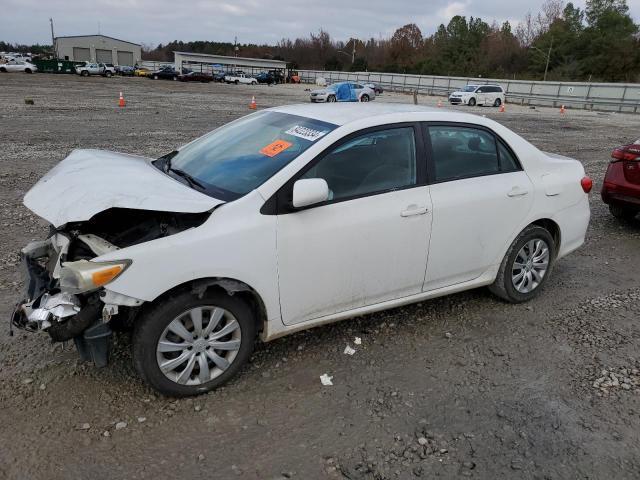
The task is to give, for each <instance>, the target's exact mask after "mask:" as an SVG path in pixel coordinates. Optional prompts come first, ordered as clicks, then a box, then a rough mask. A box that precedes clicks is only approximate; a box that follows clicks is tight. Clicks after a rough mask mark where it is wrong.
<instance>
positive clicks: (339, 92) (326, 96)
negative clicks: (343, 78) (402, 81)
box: [309, 82, 376, 103]
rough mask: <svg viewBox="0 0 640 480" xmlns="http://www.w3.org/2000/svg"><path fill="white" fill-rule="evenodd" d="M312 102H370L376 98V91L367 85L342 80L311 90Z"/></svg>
mask: <svg viewBox="0 0 640 480" xmlns="http://www.w3.org/2000/svg"><path fill="white" fill-rule="evenodd" d="M309 98H310V99H311V102H312V103H316V102H328V103H332V102H369V101H371V100H375V99H376V92H375V91H374V90H373V89H372V88H370V87H367V86H365V85H361V84H359V83H352V82H340V83H334V84H332V85H329V86H328V87H325V88H320V89H317V90H311V93H310V97H309Z"/></svg>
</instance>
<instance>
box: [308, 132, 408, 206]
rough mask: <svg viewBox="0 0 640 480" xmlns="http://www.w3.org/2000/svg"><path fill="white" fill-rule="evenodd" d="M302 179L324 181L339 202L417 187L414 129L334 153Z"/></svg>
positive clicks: (370, 137) (372, 137) (352, 143)
mask: <svg viewBox="0 0 640 480" xmlns="http://www.w3.org/2000/svg"><path fill="white" fill-rule="evenodd" d="M301 178H323V179H324V180H326V182H327V184H328V185H329V190H330V199H331V200H339V199H342V198H349V197H355V196H362V195H367V194H371V193H376V192H383V191H388V190H395V189H399V188H404V187H408V186H412V185H415V184H416V145H415V138H414V133H413V127H401V128H393V129H389V130H378V131H374V132H370V133H365V134H363V135H360V136H357V137H355V138H352V139H351V140H348V141H347V142H346V143H343V144H341V145H340V146H338V147H336V148H334V149H333V150H331V151H330V152H329V153H328V154H327V155H325V156H324V157H323V158H322V159H321V160H320V161H319V162H318V163H317V164H315V165H314V166H313V167H312V168H311V169H309V170H308V171H307V172H305V174H304V175H303V176H302V177H301Z"/></svg>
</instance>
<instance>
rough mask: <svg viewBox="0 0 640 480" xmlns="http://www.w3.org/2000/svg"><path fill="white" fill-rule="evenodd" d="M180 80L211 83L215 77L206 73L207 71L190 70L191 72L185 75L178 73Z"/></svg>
mask: <svg viewBox="0 0 640 480" xmlns="http://www.w3.org/2000/svg"><path fill="white" fill-rule="evenodd" d="M178 80H180V81H181V82H202V83H209V82H210V81H211V80H213V77H212V76H211V75H208V74H206V73H200V72H189V73H185V74H183V75H178Z"/></svg>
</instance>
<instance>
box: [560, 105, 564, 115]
mask: <svg viewBox="0 0 640 480" xmlns="http://www.w3.org/2000/svg"><path fill="white" fill-rule="evenodd" d="M560 114H561V115H564V105H560Z"/></svg>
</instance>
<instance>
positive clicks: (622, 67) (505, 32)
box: [0, 0, 640, 82]
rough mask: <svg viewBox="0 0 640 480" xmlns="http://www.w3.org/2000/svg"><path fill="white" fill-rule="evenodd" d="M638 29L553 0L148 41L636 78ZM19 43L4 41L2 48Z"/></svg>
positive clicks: (620, 1)
mask: <svg viewBox="0 0 640 480" xmlns="http://www.w3.org/2000/svg"><path fill="white" fill-rule="evenodd" d="M639 31H640V27H639V26H638V25H637V24H636V23H635V22H634V20H633V18H632V17H631V16H630V14H629V7H628V5H627V0H587V2H586V7H585V9H584V10H583V9H580V8H579V7H576V6H575V5H574V4H573V3H571V2H569V3H566V4H565V3H564V0H547V1H546V2H545V3H544V4H543V6H542V8H541V10H540V12H538V13H536V14H535V15H534V14H532V13H531V12H529V13H527V14H526V15H525V16H524V18H523V19H522V20H521V21H520V22H519V23H518V24H517V25H515V27H514V26H512V25H511V24H510V23H509V22H504V23H503V24H502V25H498V24H497V23H496V22H493V23H492V24H489V23H487V22H486V21H484V20H482V19H481V18H474V17H468V18H467V17H466V16H464V15H456V16H454V17H453V18H451V20H450V21H449V23H448V24H447V25H444V24H441V25H440V26H439V27H438V29H437V30H436V31H435V32H434V33H433V34H432V35H429V36H424V35H423V34H422V32H421V31H420V28H419V27H418V26H417V25H416V24H414V23H410V24H407V25H404V26H402V27H400V28H398V29H397V30H396V31H395V32H394V33H393V35H391V37H389V38H377V39H376V38H369V39H356V38H351V39H349V40H347V41H340V40H334V39H332V38H331V36H330V35H329V33H328V32H326V31H324V30H320V31H319V32H318V33H312V34H310V35H309V36H308V37H304V38H297V39H295V40H291V39H283V40H281V41H279V42H278V43H277V44H276V45H258V44H239V45H237V44H234V43H231V42H211V41H196V42H182V41H177V40H176V41H173V42H170V43H167V44H165V45H162V44H160V45H158V46H156V47H151V46H143V58H144V59H146V60H157V61H172V60H173V52H174V51H187V52H197V53H208V54H217V55H231V56H232V55H237V56H241V57H254V58H271V59H275V60H285V61H287V62H289V64H290V65H291V67H292V68H294V69H296V68H307V69H325V70H349V71H365V70H368V71H382V72H394V73H417V74H424V75H451V76H472V77H494V78H517V79H537V80H540V79H544V78H546V79H547V80H575V81H579V80H586V81H611V82H623V81H624V82H633V81H639V80H640V34H639ZM14 47H15V46H11V45H9V44H5V43H3V42H0V50H11V49H15V48H14ZM19 47H21V48H22V47H24V48H25V49H26V48H29V47H26V46H19ZM34 47H35V48H37V49H38V50H39V51H40V50H42V49H43V47H44V46H42V45H37V46H33V47H32V49H33V48H34ZM49 48H50V47H49Z"/></svg>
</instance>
